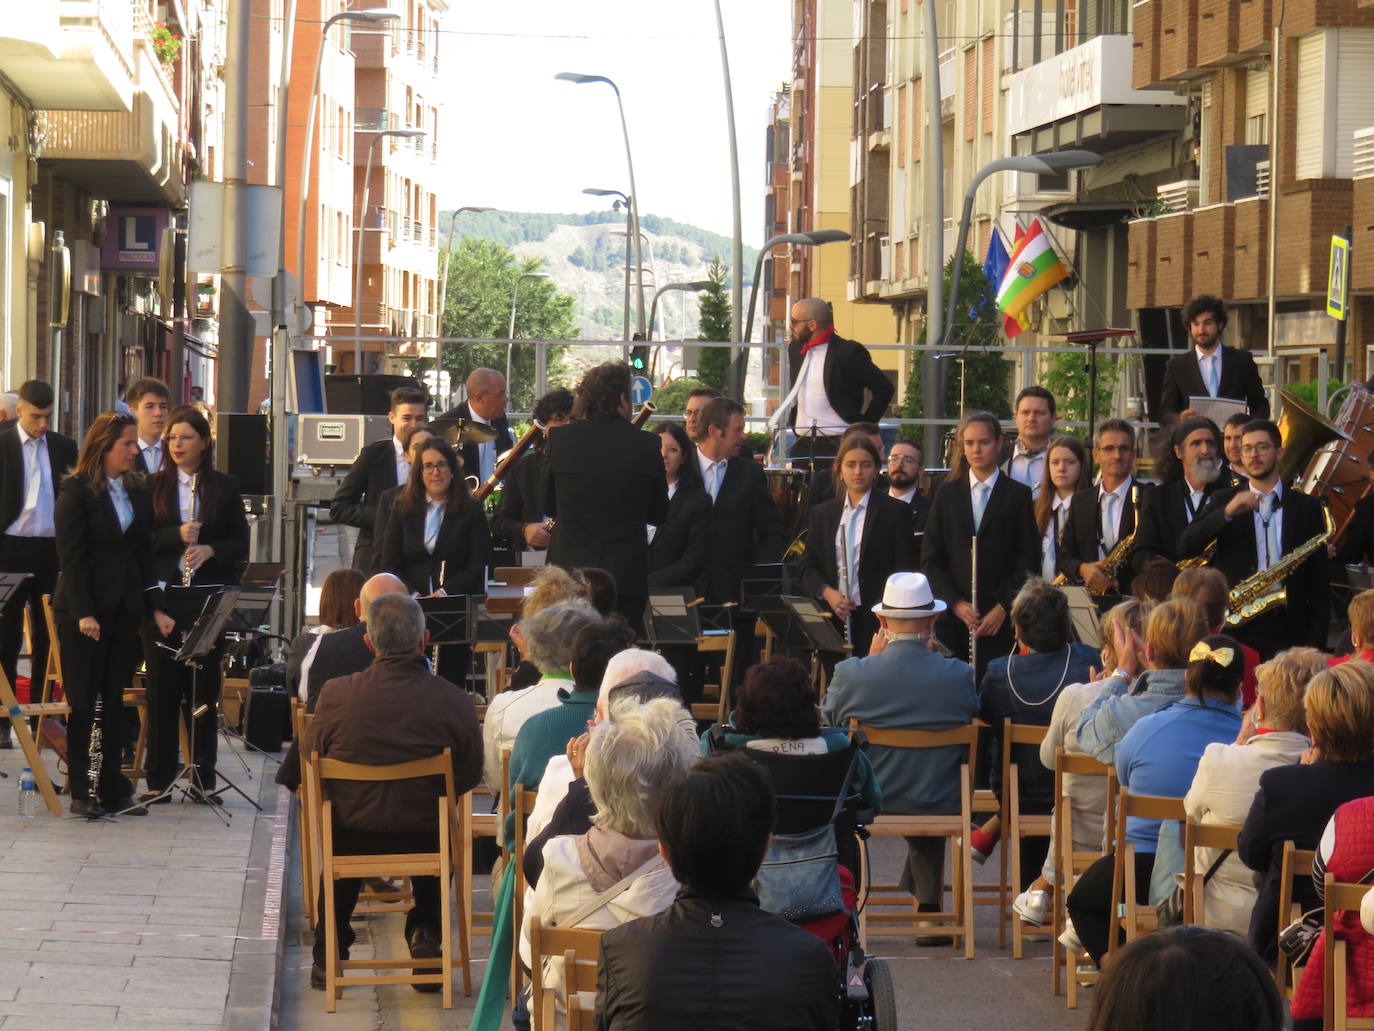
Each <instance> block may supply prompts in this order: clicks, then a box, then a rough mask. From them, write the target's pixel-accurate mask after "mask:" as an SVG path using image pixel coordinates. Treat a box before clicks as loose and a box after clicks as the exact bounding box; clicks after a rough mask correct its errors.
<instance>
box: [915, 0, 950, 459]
mask: <svg viewBox="0 0 1374 1031" xmlns="http://www.w3.org/2000/svg"><path fill="white" fill-rule="evenodd" d="M924 7H925V13H926V26H925V29H926V74H925V82H924V85H923V87H922V88H923V89H924V90H925V95H926V118H927V121H928V123H929V124H928V125H927V126H926V145H925V148H924V149H923V151H922V158H921V163H922V166H923V167H922V169H921V170H922V171H923V172H924V173H925V189H926V211H927V212H929V215H930V223H929V226H928V227H927V232H926V343H928V344H933V343H935V342H936V341H937V340H939V339H940V338H941V337H942V335H943V333H944V311H943V309H942V307H941V305H942V303H943V298H942V296H941V294H942V292H943V289H944V275H945V262H944V257H943V253H944V246H943V245H944V235H945V187H944V171H945V153H944V123H943V120H942V119H941V117H940V33H939V24H938V22H937V19H936V17H935V4H934V3H933V2H932V0H926V3H925V4H924ZM920 368H921V411H922V413H923V414H924V415H925V417H926V418H927V419H939V418H942V417H943V416H944V407H945V406H944V399H945V393H944V383H943V382H942V380H941V377H940V365H939V363H938V362H936V361H935V352H934V351H922V352H921V358H920ZM923 438H924V447H923V449H922V454H924V455H926V456H927V461H928V460H929V456H930V455H939V454H940V427H939V426H935V425H929V426H927V427H926V428H925V433H924V434H923Z"/></svg>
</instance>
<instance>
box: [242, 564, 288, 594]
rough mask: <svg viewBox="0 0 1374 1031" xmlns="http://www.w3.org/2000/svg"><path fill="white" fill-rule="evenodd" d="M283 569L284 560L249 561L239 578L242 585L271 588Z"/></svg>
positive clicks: (275, 583)
mask: <svg viewBox="0 0 1374 1031" xmlns="http://www.w3.org/2000/svg"><path fill="white" fill-rule="evenodd" d="M285 571H286V563H285V562H249V563H248V565H247V566H245V567H244V570H243V576H242V577H240V579H241V580H242V581H243V585H244V587H250V588H258V589H263V590H272V589H275V588H276V586H277V581H278V580H280V579H281V575H282V573H284V572H285Z"/></svg>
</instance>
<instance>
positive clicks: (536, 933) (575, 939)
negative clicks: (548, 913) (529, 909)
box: [530, 917, 602, 1031]
mask: <svg viewBox="0 0 1374 1031" xmlns="http://www.w3.org/2000/svg"><path fill="white" fill-rule="evenodd" d="M601 933H602V932H600V931H590V930H587V929H585V928H577V927H544V926H542V925H541V924H540V922H539V918H538V917H533V918H532V919H531V920H530V963H531V964H532V966H533V968H534V969H533V970H532V971H531V977H532V982H533V986H534V991H533V994H531V996H530V1019H531V1022H532V1023H531V1026H532V1027H533V1031H554V1029H555V1028H556V1027H557V1026H558V1015H557V1014H558V1004H559V1001H560V1000H559V998H558V992H557V990H556V988H555V987H554V986H551V985H546V984H545V983H544V961H545V960H561V961H562V963H563V992H564V998H563V1000H562V1001H563V1005H564V1008H565V1010H566V1012H567V1017H568V1020H567V1031H592V1016H593V1014H592V1012H591V1011H590V1010H587V1009H584V1008H583V1007H582V1004H581V999H580V998H579V993H581V992H591V993H595V992H596V968H597V963H598V961H599V958H600V953H601Z"/></svg>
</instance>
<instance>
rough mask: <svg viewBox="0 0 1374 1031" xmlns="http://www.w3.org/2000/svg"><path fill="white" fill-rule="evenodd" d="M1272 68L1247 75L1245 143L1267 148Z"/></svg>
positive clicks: (1261, 69)
mask: <svg viewBox="0 0 1374 1031" xmlns="http://www.w3.org/2000/svg"><path fill="white" fill-rule="evenodd" d="M1269 77H1270V66H1269V65H1268V64H1265V65H1264V66H1263V67H1261V68H1251V69H1250V70H1249V71H1248V72H1246V73H1245V142H1246V143H1247V144H1250V145H1251V146H1265V145H1266V144H1268V142H1269Z"/></svg>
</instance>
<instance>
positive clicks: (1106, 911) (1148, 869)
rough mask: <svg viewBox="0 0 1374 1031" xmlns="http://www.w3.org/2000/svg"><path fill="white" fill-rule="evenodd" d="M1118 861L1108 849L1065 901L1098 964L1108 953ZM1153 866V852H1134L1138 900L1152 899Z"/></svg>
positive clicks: (1086, 947)
mask: <svg viewBox="0 0 1374 1031" xmlns="http://www.w3.org/2000/svg"><path fill="white" fill-rule="evenodd" d="M1115 861H1116V857H1115V855H1114V854H1113V853H1110V852H1109V853H1107V855H1105V856H1103V857H1102V858H1101V859H1099V860H1098V861H1097V862H1095V863H1093V865H1092V866H1090V867H1088V868H1087V869H1086V870H1084V871H1083V875H1082V876H1081V877H1079V878H1078V883H1077V884H1075V885H1074V886H1073V891H1071V892H1069V897H1068V899H1067V900H1066V904H1067V906H1068V910H1069V919H1071V920H1072V921H1073V929H1074V932H1075V933H1077V935H1078V940H1079V941H1081V942H1082V943H1083V948H1085V949H1087V950H1088V955H1090V956H1091V957H1092V958H1093V962H1094V963H1096V964H1097V965H1098V966H1101V965H1102V957H1103V956H1105V955H1106V954H1107V942H1108V940H1109V929H1110V927H1111V916H1112V906H1113V905H1114V904H1115V900H1114V899H1113V898H1112V864H1113V863H1114V862H1115ZM1154 868H1155V854H1154V853H1153V852H1137V853H1136V854H1135V887H1136V902H1138V903H1142V904H1143V903H1148V902H1149V901H1150V874H1151V873H1152V872H1153V871H1154ZM1119 943H1120V939H1118V944H1119Z"/></svg>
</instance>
